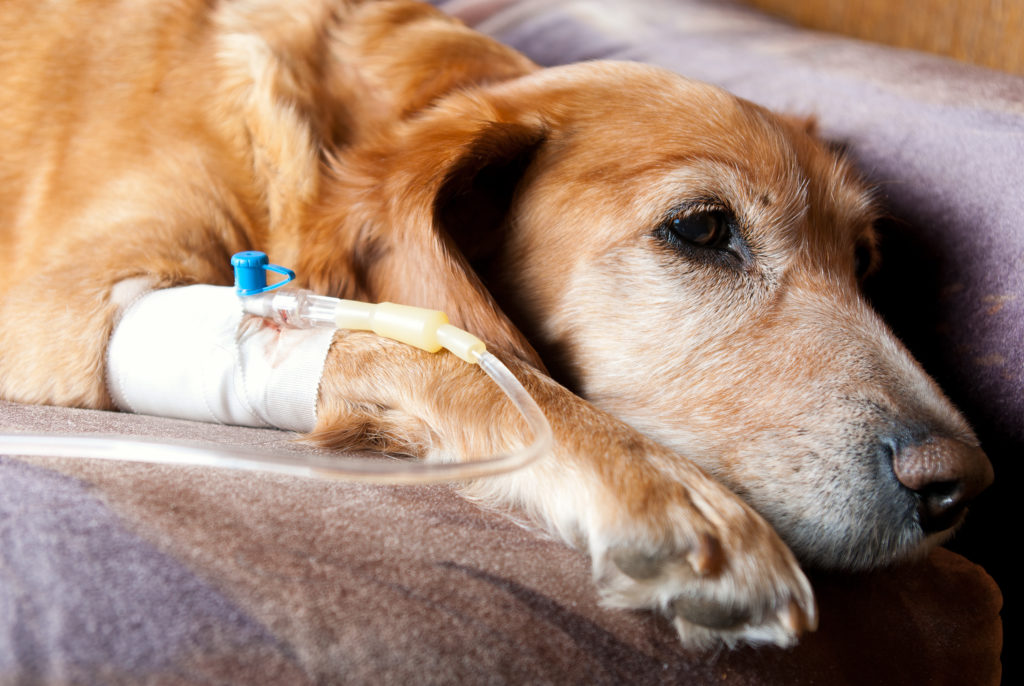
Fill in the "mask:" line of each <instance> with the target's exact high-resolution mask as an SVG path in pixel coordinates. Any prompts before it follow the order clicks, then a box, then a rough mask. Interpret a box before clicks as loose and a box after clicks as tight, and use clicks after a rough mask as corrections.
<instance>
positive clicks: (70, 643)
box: [0, 402, 1001, 685]
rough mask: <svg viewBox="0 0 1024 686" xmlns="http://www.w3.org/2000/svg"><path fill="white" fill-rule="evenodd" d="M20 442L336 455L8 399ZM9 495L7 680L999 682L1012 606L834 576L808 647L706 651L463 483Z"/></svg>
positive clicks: (259, 481) (932, 561)
mask: <svg viewBox="0 0 1024 686" xmlns="http://www.w3.org/2000/svg"><path fill="white" fill-rule="evenodd" d="M11 429H19V430H24V431H38V430H50V431H54V430H59V431H65V432H74V433H98V434H117V435H139V436H145V437H155V438H164V439H188V440H193V441H195V440H201V441H202V442H203V443H205V444H208V445H217V444H227V445H232V446H252V447H253V448H256V449H260V450H276V451H285V452H288V453H295V452H315V451H314V450H313V449H312V448H309V447H307V446H303V445H301V444H298V443H296V442H295V441H294V435H292V434H287V433H282V432H277V431H272V430H267V429H246V428H240V427H225V426H214V425H206V424H199V423H193V422H186V421H181V420H172V419H162V418H154V417H144V416H135V415H125V414H118V413H107V412H95V411H87V410H68V409H59V408H49V407H31V406H22V405H14V404H10V403H2V402H0V431H10V430H11ZM381 459H384V458H381ZM0 483H2V484H3V488H2V489H0V684H3V685H6V684H21V683H42V684H61V683H75V684H118V683H160V684H166V683H182V684H185V683H188V684H191V683H222V684H236V683H237V684H254V683H260V684H302V683H346V684H364V683H365V684H377V683H495V684H499V683H560V684H561V683H573V684H602V683H609V684H612V683H723V684H772V683H787V684H815V683H820V684H862V683H878V684H903V683H931V684H964V683H992V684H994V683H997V682H998V659H997V654H996V653H997V650H998V645H999V636H1000V630H1001V625H1000V622H999V619H998V611H999V602H1000V597H999V593H998V590H997V589H996V588H995V585H994V584H993V583H992V581H991V579H989V578H988V576H987V575H986V574H985V573H984V571H983V570H982V569H981V568H980V567H977V566H976V565H974V564H972V563H970V562H968V561H966V560H965V559H963V558H962V557H959V556H957V555H955V554H953V553H949V552H947V551H943V550H939V551H936V552H935V553H934V554H933V555H932V556H931V557H930V558H929V559H927V560H925V561H923V562H921V563H919V564H916V565H911V566H908V567H904V568H901V569H899V570H892V571H887V572H879V573H875V574H868V575H860V576H856V577H843V576H819V577H817V578H815V579H814V584H815V590H816V593H817V596H818V599H819V604H820V610H821V616H822V620H821V628H820V629H819V631H818V632H817V633H815V634H812V635H809V636H808V637H807V638H806V639H805V640H804V641H803V642H802V643H801V644H800V645H799V646H797V647H796V648H795V649H792V650H788V651H783V650H778V649H770V648H763V649H759V650H754V649H746V650H740V651H736V652H722V653H718V654H712V655H698V654H687V653H686V652H684V651H683V650H681V648H680V647H679V644H678V641H677V640H676V637H675V634H674V632H673V630H672V629H671V627H670V626H669V624H668V623H667V622H666V621H664V620H662V619H660V618H658V617H656V616H654V615H652V614H649V613H641V612H624V611H615V610H605V609H602V608H601V607H599V605H598V604H597V601H596V598H595V594H594V591H593V586H592V583H591V580H590V571H589V566H588V562H587V560H586V558H585V557H584V556H583V555H581V554H579V553H577V552H575V551H573V550H570V549H568V548H566V547H565V546H564V545H561V544H559V543H557V542H554V541H552V540H550V539H549V538H547V537H546V536H544V535H543V534H541V533H539V532H537V531H534V530H531V529H529V528H526V527H522V526H519V525H517V524H516V523H515V522H513V521H512V520H511V519H510V518H508V517H506V516H504V515H502V514H499V513H494V512H487V511H484V510H481V509H480V508H478V507H477V506H475V505H473V504H471V503H469V502H467V501H465V500H463V499H461V498H460V497H459V496H458V495H457V494H456V493H455V492H454V491H453V490H452V489H451V488H448V487H444V486H434V487H420V488H403V487H385V486H366V485H356V484H338V483H326V482H317V481H309V480H303V479H298V478H292V477H282V476H273V475H256V474H249V473H240V472H224V471H219V470H215V469H208V468H178V467H162V466H150V465H139V464H127V463H110V462H96V461H84V460H69V459H57V458H46V459H42V458H32V459H28V458H24V459H17V458H11V457H0Z"/></svg>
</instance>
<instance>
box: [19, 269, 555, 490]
mask: <svg viewBox="0 0 1024 686" xmlns="http://www.w3.org/2000/svg"><path fill="white" fill-rule="evenodd" d="M242 301H243V305H244V307H245V309H246V311H247V312H250V313H252V314H257V315H259V316H264V317H268V318H270V319H274V320H275V321H277V322H278V323H280V324H283V325H286V326H293V327H298V328H307V327H311V326H336V325H337V323H338V322H339V321H344V322H345V323H346V328H361V329H367V330H377V331H378V333H381V334H382V335H387V336H389V337H392V338H396V339H398V340H404V341H405V342H407V343H410V344H411V345H416V346H418V347H424V348H427V349H430V348H433V349H434V350H437V349H439V347H433V346H434V345H435V344H436V341H437V340H438V339H441V341H442V343H444V346H443V347H446V348H448V349H449V350H451V351H452V352H454V353H455V354H457V355H459V356H460V357H462V358H463V359H464V360H466V361H468V362H475V363H477V364H478V365H479V366H480V368H481V369H482V370H483V371H484V372H485V373H486V374H487V375H488V376H489V377H490V378H491V379H492V380H493V381H494V383H495V384H497V386H498V387H499V388H500V389H501V390H502V391H503V392H504V393H505V395H506V396H507V397H508V399H509V400H510V401H511V402H512V404H513V405H514V406H515V407H516V409H518V410H519V412H520V414H521V415H522V416H523V418H524V419H525V420H526V424H527V426H528V427H529V429H530V431H531V433H532V434H533V440H532V441H531V442H530V443H529V444H527V445H526V446H525V447H524V448H522V449H521V450H519V451H517V452H513V453H508V454H501V455H495V456H492V457H487V458H481V459H472V458H471V459H468V460H464V461H460V462H417V461H412V460H388V459H383V458H381V459H360V458H341V457H339V458H333V457H322V456H302V457H298V456H286V455H271V454H268V453H265V452H257V451H250V450H243V449H239V448H216V449H213V448H209V447H205V446H202V447H201V446H197V445H192V444H187V443H170V442H159V441H152V440H146V439H138V438H124V437H119V436H117V437H112V436H88V435H69V434H28V433H15V434H0V454H3V455H24V456H30V455H35V456H47V457H70V458H87V459H106V460H119V461H131V462H146V463H153V464H171V465H191V466H206V467H223V468H229V469H241V470H252V471H265V472H276V473H282V474H291V475H294V476H303V477H312V478H318V479H325V480H332V481H368V482H374V483H387V484H424V483H437V482H444V481H463V480H469V479H477V478H481V477H486V476H494V475H498V474H504V473H507V472H511V471H514V470H516V469H520V468H522V467H525V466H526V465H528V464H530V463H531V462H533V461H534V460H536V459H537V458H538V457H540V456H541V455H543V454H545V453H547V452H548V451H549V450H550V449H551V444H552V435H551V427H550V425H549V424H548V421H547V419H546V418H545V417H544V413H543V412H542V411H541V409H540V407H538V406H537V403H536V402H535V401H534V399H533V398H532V397H531V396H530V394H529V393H527V391H526V389H525V388H523V386H522V384H520V383H519V380H518V379H516V377H515V376H514V375H513V374H512V373H511V372H510V371H509V370H508V368H507V367H506V366H505V365H504V364H502V362H501V361H500V360H499V359H498V358H497V357H495V356H494V355H492V354H491V353H489V352H487V351H486V350H484V349H483V344H482V343H480V342H479V341H478V340H477V339H475V338H474V337H472V336H470V335H469V334H466V333H465V332H464V331H461V330H460V329H456V328H455V327H452V326H450V325H449V324H447V318H444V321H443V322H442V323H440V324H439V325H437V326H433V324H436V323H437V321H439V320H437V318H436V315H438V314H440V313H432V312H431V311H428V310H419V312H421V313H426V314H425V315H424V316H426V318H427V319H430V320H431V321H432V322H433V323H432V324H431V325H430V326H427V327H426V328H427V329H430V328H433V332H426V333H424V330H420V329H419V328H418V327H419V324H417V323H416V321H415V316H413V317H412V318H411V319H409V320H408V321H403V320H402V317H403V316H405V314H406V313H407V312H408V313H412V315H415V314H416V313H415V310H417V309H418V308H407V307H405V306H396V305H389V304H388V303H385V304H383V305H381V306H377V305H372V304H369V303H358V302H354V301H347V300H338V299H336V298H327V297H324V296H318V295H314V294H312V293H309V292H308V291H297V290H283V289H282V290H279V291H276V292H268V293H263V294H259V295H256V296H246V297H244V298H243V299H242ZM378 307H389V308H390V309H385V310H382V312H383V313H384V315H385V316H383V317H378V319H380V320H381V321H379V322H377V325H376V327H375V325H374V314H375V308H378ZM396 312H397V314H396ZM441 317H442V318H443V315H441ZM364 319H365V321H363V320H364ZM396 321H397V324H396ZM409 321H411V322H412V323H411V324H409ZM382 328H383V329H387V331H383V330H381V329H382ZM403 336H404V338H403ZM432 336H433V337H432ZM424 342H426V345H424Z"/></svg>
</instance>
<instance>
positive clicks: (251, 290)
mask: <svg viewBox="0 0 1024 686" xmlns="http://www.w3.org/2000/svg"><path fill="white" fill-rule="evenodd" d="M231 266H232V267H233V268H234V270H235V292H237V293H238V295H256V294H257V293H265V292H267V291H270V290H273V289H275V288H278V287H280V286H283V285H285V284H286V283H288V282H289V281H291V280H292V279H294V278H295V272H293V271H292V270H291V269H288V268H286V267H282V266H280V265H276V264H270V259H269V258H268V257H267V254H266V253H262V252H260V251H258V250H246V251H245V252H238V253H235V254H234V255H232V257H231ZM268 271H270V272H277V273H278V274H283V275H284V276H285V279H284V281H279V282H278V283H275V284H271V285H270V286H268V285H267V272H268Z"/></svg>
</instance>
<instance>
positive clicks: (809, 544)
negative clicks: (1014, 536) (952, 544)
mask: <svg viewBox="0 0 1024 686" xmlns="http://www.w3.org/2000/svg"><path fill="white" fill-rule="evenodd" d="M956 528H957V527H952V528H950V529H947V530H946V531H941V532H938V533H934V534H924V533H923V532H922V531H921V528H920V527H919V526H917V525H916V524H907V525H904V526H903V527H899V528H894V529H893V530H891V531H889V532H887V533H886V534H884V535H882V536H879V537H872V538H867V537H864V536H853V537H849V538H843V537H840V538H831V537H830V536H822V537H814V538H813V539H812V538H810V537H808V536H807V534H806V532H800V535H797V536H796V537H791V536H787V535H786V533H785V532H781V531H780V532H779V533H780V535H781V537H782V539H783V540H784V541H786V543H787V544H788V545H789V546H790V548H791V549H792V550H793V553H794V554H795V555H796V557H797V559H798V560H800V563H801V564H802V565H803V566H804V567H805V568H807V569H814V570H820V571H845V572H863V571H868V570H872V569H879V568H884V567H891V566H894V565H899V564H904V563H908V562H914V561H916V560H920V559H922V558H924V557H926V556H927V555H928V553H929V552H931V550H932V549H933V548H935V547H936V546H939V545H941V544H942V543H943V542H945V541H946V540H948V539H949V538H950V537H951V536H952V535H953V533H954V532H955V530H956Z"/></svg>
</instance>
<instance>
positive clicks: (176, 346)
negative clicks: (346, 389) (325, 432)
mask: <svg viewBox="0 0 1024 686" xmlns="http://www.w3.org/2000/svg"><path fill="white" fill-rule="evenodd" d="M333 334H334V331H333V330H332V329H329V328H314V329H281V328H278V327H277V326H276V325H273V324H271V323H269V322H266V321H264V320H262V319H258V318H254V317H247V316H246V315H244V314H243V313H242V308H241V305H240V303H239V300H238V296H237V295H236V294H235V292H234V289H232V288H229V287H223V286H186V287H182V288H168V289H165V290H159V291H152V292H150V293H147V294H145V295H143V296H142V297H140V298H138V299H137V300H135V302H133V303H132V304H131V305H129V306H128V308H127V309H126V310H125V311H124V314H123V316H122V317H121V320H120V321H119V322H118V324H117V326H116V327H115V328H114V333H113V334H112V335H111V337H110V342H109V344H108V346H107V385H108V388H109V389H110V394H111V396H112V397H113V399H114V402H115V403H116V404H117V406H118V407H119V408H120V409H122V410H126V411H129V412H137V413H142V414H153V415H159V416H164V417H177V418H180V419H194V420H200V421H207V422H218V423H222V424H238V425H242V426H274V427H278V428H281V429H290V430H292V431H303V432H305V431H312V430H313V428H314V426H315V425H316V403H317V394H318V391H319V387H320V377H321V375H322V374H323V368H324V363H325V361H326V359H327V351H328V350H329V349H330V346H331V339H332V337H333Z"/></svg>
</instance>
